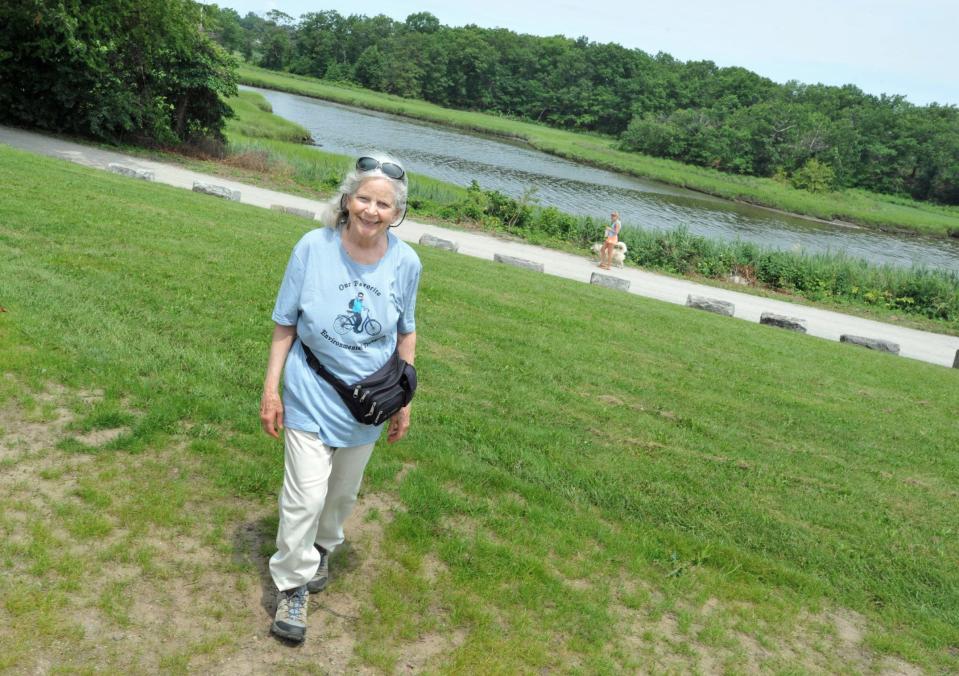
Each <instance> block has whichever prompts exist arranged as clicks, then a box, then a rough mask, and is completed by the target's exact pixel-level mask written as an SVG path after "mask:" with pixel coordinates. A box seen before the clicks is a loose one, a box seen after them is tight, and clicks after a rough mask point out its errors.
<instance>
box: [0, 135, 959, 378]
mask: <svg viewBox="0 0 959 676" xmlns="http://www.w3.org/2000/svg"><path fill="white" fill-rule="evenodd" d="M0 143H5V144H7V145H9V146H12V147H15V148H19V149H21V150H26V151H30V152H34V153H40V154H43V155H50V156H52V157H59V158H63V159H67V160H70V161H72V162H77V163H79V164H83V165H86V166H89V167H96V168H99V169H106V168H107V165H109V164H110V163H111V162H112V163H119V164H123V165H125V166H127V167H132V168H138V169H146V170H150V171H153V172H154V174H155V180H156V181H157V182H158V183H166V184H169V185H173V186H176V187H179V188H186V189H187V190H190V189H192V187H193V182H194V181H201V182H203V183H213V184H216V185H222V186H225V187H228V188H230V189H232V190H238V191H240V196H241V202H243V203H244V204H251V205H254V206H258V207H265V208H270V206H271V205H274V204H279V205H284V206H289V207H294V208H298V209H306V210H309V211H317V210H319V208H320V203H319V202H317V201H315V200H310V199H307V198H304V197H296V196H294V195H287V194H285V193H281V192H277V191H274V190H266V189H264V188H257V187H254V186H250V185H246V184H243V183H238V182H236V181H231V180H228V179H223V178H217V177H214V176H210V175H208V174H202V173H199V172H195V171H190V170H189V169H184V168H182V167H178V166H175V165H170V164H163V163H161V162H153V161H150V160H146V159H141V158H137V157H132V156H129V155H124V154H123V153H120V152H115V151H110V150H101V149H99V148H93V147H90V146H85V145H80V144H77V143H72V142H69V141H63V140H60V139H56V138H52V137H49V136H44V135H41V134H36V133H32V132H27V131H22V130H19V129H13V128H10V127H3V126H0ZM131 180H133V179H131ZM51 189H55V187H53V186H51ZM211 199H215V198H212V197H211ZM394 232H396V234H397V235H399V236H400V237H401V238H403V239H405V240H407V241H411V242H416V241H418V240H419V239H420V237H421V236H423V235H424V234H429V235H433V236H434V237H438V238H441V239H446V240H451V241H454V242H456V243H457V244H458V245H459V252H460V253H461V254H465V255H468V256H475V257H477V258H484V259H487V260H492V259H493V255H494V254H497V253H498V254H504V255H507V256H513V257H517V258H523V259H527V260H530V261H534V262H537V263H541V264H542V265H543V267H544V270H545V272H546V273H547V274H551V275H557V276H559V277H566V278H568V279H575V280H579V281H582V282H589V280H590V276H591V275H592V273H593V272H596V271H597V267H596V264H595V262H594V261H593V260H592V259H590V258H586V257H583V256H577V255H573V254H567V253H563V252H560V251H554V250H552V249H547V248H544V247H540V246H534V245H531V244H523V243H520V242H514V241H507V240H503V239H499V238H497V237H494V236H492V235H487V234H483V233H476V232H464V231H460V230H453V229H449V228H442V227H439V226H436V225H428V224H425V223H416V222H413V221H409V220H407V221H405V222H404V223H403V225H402V226H400V227H399V228H397V229H396V230H394ZM603 272H604V274H609V275H612V276H614V277H619V278H621V279H625V280H627V281H629V284H630V287H629V291H630V293H635V294H638V295H641V296H648V297H650V298H656V299H658V300H663V301H666V302H669V303H678V304H685V303H686V298H687V296H689V295H690V294H691V295H695V296H706V297H709V298H715V299H717V300H723V301H728V302H730V303H733V304H734V305H735V307H736V310H735V317H736V318H738V319H744V320H746V321H751V322H758V321H759V318H760V315H761V314H762V313H764V312H772V313H775V314H779V315H786V316H789V317H797V318H800V319H803V320H804V321H805V322H806V328H807V332H808V333H809V334H810V335H813V336H818V337H820V338H826V339H828V340H837V341H838V340H839V336H840V335H842V334H851V335H856V336H864V337H867V338H875V339H881V340H887V341H891V342H894V343H897V344H898V345H899V346H900V354H901V355H902V356H904V357H910V358H912V359H919V360H922V361H926V362H930V363H933V364H939V365H941V366H952V365H953V362H954V360H955V359H956V356H957V352H959V337H955V336H946V335H941V334H937V333H930V332H927V331H917V330H915V329H908V328H904V327H901V326H896V325H893V324H885V323H882V322H877V321H872V320H869V319H861V318H859V317H851V316H849V315H844V314H841V313H838V312H831V311H829V310H821V309H818V308H812V307H807V306H804V305H796V304H794V303H787V302H784V301H779V300H771V299H768V298H762V297H760V296H753V295H750V294H746V293H738V292H736V291H730V290H726V289H720V288H716V287H711V286H706V285H703V284H697V283H695V282H690V281H687V280H682V279H675V278H673V277H667V276H664V275H659V274H655V273H651V272H644V271H642V270H637V269H635V268H624V269H620V270H617V269H614V270H612V271H610V272H606V271H603ZM693 311H694V310H690V312H693ZM769 330H770V331H773V330H775V329H772V328H770V329H769ZM849 349H852V348H849Z"/></svg>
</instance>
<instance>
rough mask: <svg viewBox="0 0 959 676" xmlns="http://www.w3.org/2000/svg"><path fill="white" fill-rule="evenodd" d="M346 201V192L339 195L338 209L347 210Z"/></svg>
mask: <svg viewBox="0 0 959 676" xmlns="http://www.w3.org/2000/svg"><path fill="white" fill-rule="evenodd" d="M347 202H348V199H347V196H346V193H343V194H342V195H340V211H347V208H346V204H347Z"/></svg>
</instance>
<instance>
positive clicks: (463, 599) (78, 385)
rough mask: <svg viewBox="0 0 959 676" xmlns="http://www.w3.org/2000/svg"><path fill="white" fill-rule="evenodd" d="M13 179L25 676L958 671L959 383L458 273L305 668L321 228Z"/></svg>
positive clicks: (39, 175)
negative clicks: (299, 362) (298, 502)
mask: <svg viewBox="0 0 959 676" xmlns="http://www.w3.org/2000/svg"><path fill="white" fill-rule="evenodd" d="M0 180H2V181H3V185H4V186H5V190H4V192H3V194H2V197H0V306H2V307H3V309H4V312H0V364H2V369H0V370H2V376H0V467H2V470H3V471H2V472H0V565H2V567H3V572H4V574H3V575H2V576H0V598H2V601H0V669H4V668H8V669H11V670H14V671H19V672H30V671H36V670H40V671H51V670H54V668H56V669H59V670H60V671H61V672H71V673H72V672H80V673H87V672H92V671H94V670H97V669H102V670H107V671H126V672H130V673H139V672H143V671H164V672H181V673H182V672H187V671H195V670H202V669H208V668H209V669H214V670H216V671H224V670H227V671H228V670H230V669H231V667H230V665H231V664H234V662H233V660H237V659H245V660H249V664H252V665H253V666H254V667H255V668H253V671H257V670H258V669H259V670H266V669H267V668H270V669H274V668H275V669H279V670H281V671H283V670H286V671H290V672H299V673H302V672H303V671H306V670H310V669H312V670H313V671H314V672H315V673H322V672H324V671H325V670H326V669H327V666H324V665H327V664H330V663H332V661H333V660H334V659H338V660H340V662H337V663H335V664H334V666H332V667H329V668H330V669H332V670H333V671H343V670H346V671H348V670H356V669H359V668H367V669H373V670H374V671H380V672H383V673H393V672H395V671H397V670H405V669H407V667H406V665H408V664H412V665H414V667H415V668H416V670H421V671H429V672H433V673H476V672H485V673H536V672H541V671H543V670H545V671H550V672H560V673H567V672H568V673H623V672H637V671H642V672H678V673H691V672H696V671H699V672H729V673H740V672H748V671H757V670H758V671H763V672H773V673H803V672H822V671H826V672H833V673H849V672H860V673H870V672H878V671H883V670H897V669H899V670H902V669H906V668H907V667H909V666H910V665H912V666H915V667H917V668H918V669H920V670H923V671H928V672H951V671H956V670H957V669H959V569H957V567H956V561H957V559H959V538H957V533H956V524H957V523H959V500H957V497H959V496H957V491H959V450H957V449H959V415H957V413H959V371H956V370H952V369H944V368H941V367H936V366H932V365H928V364H924V363H921V362H917V361H914V360H910V359H903V358H898V357H893V356H890V355H885V354H879V353H875V352H871V351H867V350H862V349H860V348H856V347H853V346H849V345H842V344H838V343H833V342H828V341H824V340H819V339H816V338H813V337H810V336H804V335H796V334H792V333H789V332H783V331H779V330H776V329H773V328H770V327H766V326H760V325H754V324H748V323H745V322H739V321H732V320H729V319H727V318H723V317H719V316H716V315H712V314H709V313H701V312H695V311H693V310H688V309H685V308H682V307H677V306H673V305H668V304H664V303H659V302H655V301H652V300H647V299H643V298H640V297H637V296H634V295H630V294H621V293H616V292H613V291H611V290H607V289H602V288H598V287H594V286H589V285H585V284H580V283H576V282H572V281H569V280H563V279H559V278H553V277H548V276H544V275H541V274H535V273H529V272H526V271H522V270H518V269H514V268H510V267H506V266H500V265H497V264H493V263H489V262H484V261H480V260H474V259H470V258H467V257H460V256H458V255H456V254H451V253H447V252H442V251H437V250H432V249H420V250H419V253H420V256H421V258H422V260H423V263H424V274H423V280H422V285H421V289H420V300H419V304H418V313H417V314H418V324H417V326H418V335H419V342H418V347H419V350H418V358H417V367H418V370H419V375H420V380H421V389H420V391H419V394H418V396H417V399H416V402H415V403H414V410H413V427H412V430H411V433H410V436H409V438H408V440H406V441H404V442H402V443H401V444H398V445H395V446H390V447H387V446H386V445H385V444H383V445H382V446H380V447H379V448H378V449H377V452H376V453H375V454H374V459H373V461H372V463H371V466H370V468H369V470H368V472H367V478H366V481H365V483H364V495H363V497H362V498H361V507H362V509H363V515H362V519H361V520H360V521H359V522H358V525H357V526H356V527H355V530H353V531H351V532H350V533H348V534H347V537H348V538H351V547H350V548H349V549H347V550H345V551H343V552H338V553H337V555H336V556H335V557H334V560H333V570H334V579H333V583H332V585H331V588H330V590H329V591H327V592H324V594H323V595H320V596H319V597H317V598H316V599H314V600H312V601H311V604H312V606H311V613H312V617H311V620H312V622H311V627H310V634H309V637H308V639H307V645H306V646H304V647H303V648H302V649H301V650H291V649H289V648H288V647H286V646H284V645H282V644H279V643H278V642H275V641H272V640H270V639H268V638H267V637H266V635H265V630H266V627H267V626H268V624H269V615H268V613H267V611H266V610H264V609H263V608H262V607H261V606H262V599H263V598H264V597H266V596H267V595H268V593H269V590H268V584H269V583H268V579H267V577H266V574H265V562H266V558H267V557H268V556H269V554H270V552H271V549H270V546H271V540H272V537H273V528H274V527H275V517H274V516H273V513H274V511H275V494H276V492H277V490H278V488H279V483H280V480H281V476H282V451H281V449H280V448H279V446H278V445H277V444H276V443H274V442H273V441H272V440H270V439H269V438H267V437H266V436H265V435H263V434H262V432H260V431H259V425H258V420H257V409H258V396H259V391H260V386H261V382H262V375H263V371H264V368H265V360H266V355H267V350H268V343H269V336H270V333H271V329H272V324H271V322H270V319H269V317H270V311H271V308H272V304H273V300H274V295H275V292H276V288H277V285H278V283H279V280H280V277H281V275H282V271H283V268H284V266H285V264H286V261H287V258H288V256H289V252H290V249H291V247H292V246H293V244H294V243H295V241H296V240H297V239H298V238H299V237H300V236H301V235H302V234H303V232H304V230H305V228H307V227H309V225H308V224H307V223H305V222H304V221H302V220H301V219H297V218H295V217H291V216H285V215H283V214H278V213H274V212H269V211H264V210H260V209H256V208H253V207H248V206H243V205H240V204H235V203H231V202H225V201H221V200H217V199H215V198H211V197H208V196H204V195H199V194H194V193H190V192H187V191H183V190H177V189H174V188H170V187H166V186H160V185H153V184H148V183H143V182H137V181H133V180H130V179H126V178H124V177H120V176H115V175H110V174H106V173H102V172H97V171H94V170H90V169H87V168H84V167H80V166H77V165H74V164H70V163H67V162H61V161H57V160H53V159H45V158H38V157H34V156H31V155H28V154H25V153H21V152H17V151H13V150H9V149H7V148H4V147H0ZM51 186H55V189H52V188H51ZM338 571H339V572H338ZM344 618H345V619H344ZM257 635H259V636H260V638H259V640H258V641H254V640H253V638H256V636H257ZM251 637H253V638H251ZM331 645H335V646H346V647H344V648H342V650H343V654H342V655H341V654H340V653H339V652H335V651H334V652H330V650H329V647H330V646H331ZM338 650H339V649H338ZM311 651H312V652H311ZM328 660H329V661H328Z"/></svg>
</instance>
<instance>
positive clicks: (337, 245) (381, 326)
mask: <svg viewBox="0 0 959 676" xmlns="http://www.w3.org/2000/svg"><path fill="white" fill-rule="evenodd" d="M422 267H423V266H422V264H421V263H420V259H419V257H418V256H417V255H416V252H415V251H413V249H412V248H411V247H410V246H409V245H408V244H406V243H405V242H403V241H401V240H400V239H398V238H397V237H396V236H395V235H393V234H392V233H390V232H387V249H386V254H385V255H384V256H383V258H381V259H380V260H379V261H378V262H377V263H374V264H372V265H363V264H360V263H357V262H355V261H354V260H353V259H352V258H350V257H349V255H347V253H346V251H345V250H344V249H343V246H342V244H341V241H340V233H339V231H337V230H334V229H332V228H319V229H316V230H312V231H310V232H308V233H307V234H306V235H304V236H303V238H302V239H301V240H300V241H299V242H298V243H297V245H296V246H295V247H294V248H293V254H292V255H291V256H290V262H289V263H288V264H287V266H286V273H285V274H284V275H283V282H282V284H281V285H280V291H279V293H278V294H277V298H276V305H275V307H274V308H273V321H274V322H276V323H277V324H281V325H283V326H294V325H295V326H296V333H297V337H298V340H297V341H295V342H294V343H293V347H292V349H291V350H290V353H289V355H288V356H287V358H286V366H285V367H284V376H283V408H284V415H283V423H284V425H285V426H286V427H289V428H291V429H295V430H301V431H304V432H315V433H316V434H317V435H319V437H320V439H321V440H323V442H324V443H326V444H327V445H329V446H334V447H338V448H343V447H349V446H360V445H363V444H369V443H373V442H375V441H376V439H377V438H378V437H379V436H380V432H381V430H382V426H376V427H374V426H372V425H364V424H362V423H359V422H357V421H356V419H355V418H354V417H353V416H352V415H351V414H350V411H349V409H348V408H346V405H345V404H344V403H343V400H342V399H340V396H339V395H338V394H337V393H336V390H334V389H333V387H332V386H331V385H330V384H329V383H327V382H326V381H325V380H323V379H322V378H320V377H319V376H318V375H317V374H316V372H315V371H313V369H311V368H310V367H309V365H307V363H306V355H305V354H304V352H303V346H302V345H301V344H300V341H303V342H305V343H306V344H307V345H308V346H309V347H310V350H312V351H313V354H315V355H316V357H317V359H319V360H320V362H321V363H322V364H323V366H325V367H326V368H327V370H329V371H330V372H331V373H333V374H334V375H335V376H337V377H338V378H339V379H340V380H343V381H344V382H346V383H350V384H352V383H354V382H356V381H357V380H361V379H362V378H365V377H366V376H368V375H370V374H371V373H373V372H374V371H376V370H377V369H379V368H380V367H381V366H383V364H385V363H386V360H387V359H389V357H390V355H392V354H393V351H394V350H395V349H396V338H397V332H399V333H412V332H413V331H415V330H416V319H415V311H416V288H417V286H418V284H419V280H420V271H421V270H422ZM361 293H362V294H363V295H362V302H361V305H362V310H363V311H362V316H361V318H360V322H359V324H357V322H356V315H355V314H353V313H352V309H353V307H355V306H356V300H357V298H359V297H360V296H359V294H361Z"/></svg>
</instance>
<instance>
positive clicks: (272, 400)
mask: <svg viewBox="0 0 959 676" xmlns="http://www.w3.org/2000/svg"><path fill="white" fill-rule="evenodd" d="M260 425H262V426H263V431H264V432H266V433H267V434H269V435H270V436H271V437H273V438H274V439H279V438H280V430H282V429H283V400H282V399H280V395H279V394H277V393H276V392H264V393H263V397H262V398H261V399H260Z"/></svg>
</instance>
